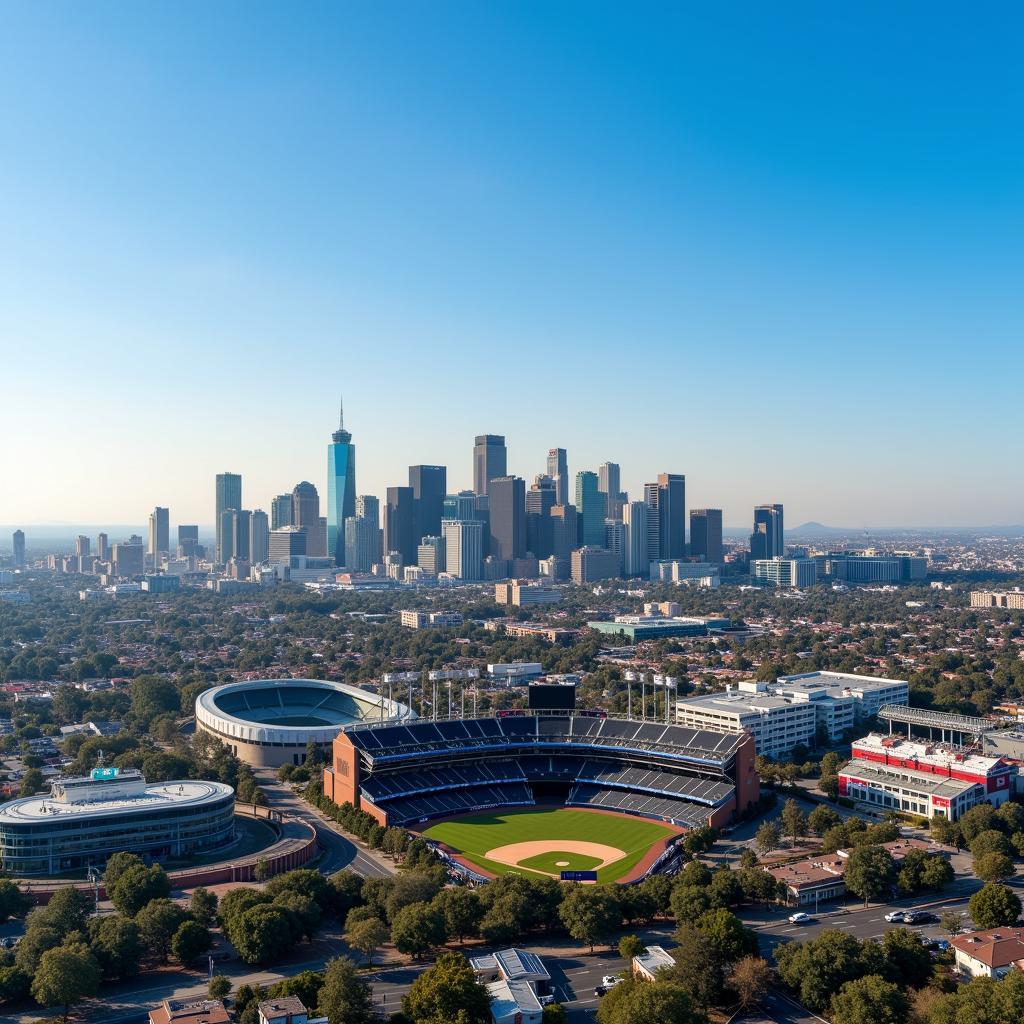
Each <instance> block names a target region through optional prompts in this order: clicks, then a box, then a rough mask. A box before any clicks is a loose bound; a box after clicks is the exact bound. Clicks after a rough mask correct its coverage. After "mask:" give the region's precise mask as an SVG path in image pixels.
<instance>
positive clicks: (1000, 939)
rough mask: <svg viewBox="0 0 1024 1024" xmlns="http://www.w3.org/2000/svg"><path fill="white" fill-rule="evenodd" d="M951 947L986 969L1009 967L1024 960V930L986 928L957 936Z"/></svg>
mask: <svg viewBox="0 0 1024 1024" xmlns="http://www.w3.org/2000/svg"><path fill="white" fill-rule="evenodd" d="M952 945H953V948H954V949H958V950H959V951H960V952H961V953H965V954H966V955H967V956H970V957H973V958H974V959H975V960H979V961H980V962H981V963H983V964H985V966H987V967H991V968H993V969H996V968H1000V967H1009V965H1010V964H1013V963H1016V962H1017V961H1018V960H1024V929H1022V928H988V929H986V930H985V931H980V932H972V933H971V934H970V935H958V936H957V937H956V938H955V939H953V941H952Z"/></svg>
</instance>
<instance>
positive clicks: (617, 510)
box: [597, 462, 626, 522]
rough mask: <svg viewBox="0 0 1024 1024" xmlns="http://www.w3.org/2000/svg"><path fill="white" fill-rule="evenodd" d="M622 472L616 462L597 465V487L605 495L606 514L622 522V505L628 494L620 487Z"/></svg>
mask: <svg viewBox="0 0 1024 1024" xmlns="http://www.w3.org/2000/svg"><path fill="white" fill-rule="evenodd" d="M620 480H621V472H620V469H619V465H618V463H616V462H605V463H604V464H603V465H600V466H598V467H597V489H598V490H599V491H600V492H601V493H602V494H603V495H604V497H605V515H606V516H607V517H608V518H609V519H614V520H615V521H616V522H622V506H623V505H624V504H625V502H626V495H625V494H623V493H622V490H621V488H620Z"/></svg>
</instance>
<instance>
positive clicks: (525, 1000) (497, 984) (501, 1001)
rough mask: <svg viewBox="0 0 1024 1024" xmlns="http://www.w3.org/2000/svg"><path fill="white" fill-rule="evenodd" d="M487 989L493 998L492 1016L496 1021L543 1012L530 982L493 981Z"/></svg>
mask: <svg viewBox="0 0 1024 1024" xmlns="http://www.w3.org/2000/svg"><path fill="white" fill-rule="evenodd" d="M486 987H487V994H488V995H489V996H490V997H491V1016H492V1018H493V1019H494V1020H504V1019H505V1018H506V1017H514V1016H516V1015H517V1014H539V1013H542V1012H543V1009H544V1008H543V1007H542V1006H541V1002H540V1000H539V999H538V998H537V993H536V992H534V991H533V988H532V987H531V986H530V983H529V982H528V981H505V980H502V981H492V982H491V983H490V984H489V985H487V986H486Z"/></svg>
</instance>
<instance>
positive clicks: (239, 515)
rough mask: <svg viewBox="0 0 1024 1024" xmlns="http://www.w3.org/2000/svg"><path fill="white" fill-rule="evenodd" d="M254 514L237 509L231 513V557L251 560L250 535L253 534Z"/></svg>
mask: <svg viewBox="0 0 1024 1024" xmlns="http://www.w3.org/2000/svg"><path fill="white" fill-rule="evenodd" d="M251 520H252V512H250V511H249V509H247V508H236V509H235V510H234V511H233V512H232V513H231V557H232V558H239V559H241V558H244V559H245V560H246V561H249V560H250V559H251V557H252V556H251V554H250V552H249V535H250V532H251V526H250V523H251Z"/></svg>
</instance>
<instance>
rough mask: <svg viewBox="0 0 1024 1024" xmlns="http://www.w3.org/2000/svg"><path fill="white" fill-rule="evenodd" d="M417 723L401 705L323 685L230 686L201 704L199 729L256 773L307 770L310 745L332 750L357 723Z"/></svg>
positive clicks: (260, 682)
mask: <svg viewBox="0 0 1024 1024" xmlns="http://www.w3.org/2000/svg"><path fill="white" fill-rule="evenodd" d="M414 717H415V716H414V715H413V714H412V713H411V712H410V711H409V709H408V708H407V707H406V706H405V705H404V704H400V703H399V702H398V701H393V700H388V698H386V697H380V696H378V695H377V694H375V693H370V692H368V691H366V690H361V689H359V688H358V687H355V686H346V685H345V684H344V683H335V682H330V681H328V680H323V679H254V680H249V681H246V682H239V683H226V684H225V685H224V686H216V687H214V688H213V689H212V690H206V691H205V692H203V693H201V694H200V695H199V696H198V697H197V698H196V728H197V729H198V730H200V731H201V732H207V733H210V734H211V735H213V736H216V737H217V738H218V739H219V740H221V741H222V742H223V743H225V744H227V745H228V746H229V747H230V748H231V751H232V753H234V754H235V755H236V756H237V757H239V758H241V759H242V760H243V761H245V762H246V763H247V764H250V765H252V766H253V767H254V768H278V767H280V766H281V765H283V764H295V765H299V764H302V763H303V762H304V761H305V760H306V749H307V746H308V744H309V743H310V742H313V743H316V744H318V745H319V746H321V747H324V748H328V747H329V746H330V745H331V743H332V742H333V741H334V738H335V737H336V736H337V735H338V733H339V732H340V731H341V730H342V729H343V728H345V726H347V725H351V724H352V723H353V722H362V721H367V720H375V721H378V722H388V721H391V722H394V721H396V720H400V719H409V718H414Z"/></svg>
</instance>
